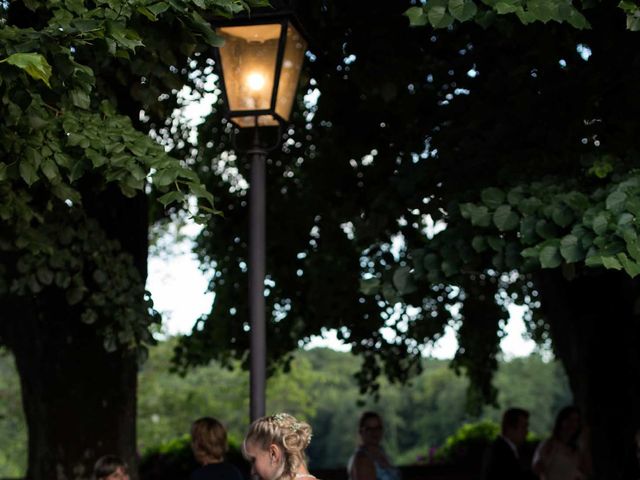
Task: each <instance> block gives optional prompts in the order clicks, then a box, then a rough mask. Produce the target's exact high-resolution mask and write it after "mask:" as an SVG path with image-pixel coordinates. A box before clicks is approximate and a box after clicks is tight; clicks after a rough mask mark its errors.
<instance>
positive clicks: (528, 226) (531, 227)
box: [520, 217, 538, 245]
mask: <svg viewBox="0 0 640 480" xmlns="http://www.w3.org/2000/svg"><path fill="white" fill-rule="evenodd" d="M537 222H538V221H537V219H536V218H535V217H524V218H522V220H520V236H521V238H522V243H523V244H524V245H532V244H534V243H536V241H537V240H538V235H537V234H536V223H537Z"/></svg>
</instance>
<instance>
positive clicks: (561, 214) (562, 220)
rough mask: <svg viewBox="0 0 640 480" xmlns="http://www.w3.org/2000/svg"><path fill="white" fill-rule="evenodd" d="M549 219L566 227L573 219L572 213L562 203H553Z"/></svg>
mask: <svg viewBox="0 0 640 480" xmlns="http://www.w3.org/2000/svg"><path fill="white" fill-rule="evenodd" d="M551 219H552V220H553V221H554V223H556V225H560V226H561V227H567V226H569V225H570V224H571V222H572V221H573V213H571V210H570V209H569V208H567V207H565V206H564V205H554V206H553V209H552V211H551Z"/></svg>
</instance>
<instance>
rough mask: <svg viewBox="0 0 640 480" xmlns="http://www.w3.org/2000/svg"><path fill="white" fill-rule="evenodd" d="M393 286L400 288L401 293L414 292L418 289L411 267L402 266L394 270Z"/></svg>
mask: <svg viewBox="0 0 640 480" xmlns="http://www.w3.org/2000/svg"><path fill="white" fill-rule="evenodd" d="M393 286H394V287H395V288H396V290H398V293H400V295H406V294H409V293H413V292H415V291H416V290H417V288H416V286H415V284H414V283H413V279H412V276H411V269H410V268H409V267H400V268H398V269H396V271H395V272H393Z"/></svg>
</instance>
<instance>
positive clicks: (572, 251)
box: [560, 235, 584, 263]
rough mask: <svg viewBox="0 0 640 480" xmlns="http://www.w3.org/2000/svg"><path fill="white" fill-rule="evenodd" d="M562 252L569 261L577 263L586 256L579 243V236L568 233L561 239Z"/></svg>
mask: <svg viewBox="0 0 640 480" xmlns="http://www.w3.org/2000/svg"><path fill="white" fill-rule="evenodd" d="M560 254H561V255H562V258H564V259H565V260H566V261H567V263H575V262H578V261H580V260H582V259H583V258H584V251H583V250H582V247H581V246H580V245H579V244H578V237H576V236H575V235H567V236H566V237H564V238H563V239H562V240H561V241H560Z"/></svg>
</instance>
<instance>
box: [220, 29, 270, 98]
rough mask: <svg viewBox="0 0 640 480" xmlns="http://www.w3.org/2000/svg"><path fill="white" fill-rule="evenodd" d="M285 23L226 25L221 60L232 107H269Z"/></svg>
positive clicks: (222, 30)
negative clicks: (281, 34)
mask: <svg viewBox="0 0 640 480" xmlns="http://www.w3.org/2000/svg"><path fill="white" fill-rule="evenodd" d="M281 32H282V25H280V24H271V25H248V26H237V27H222V28H220V29H218V33H219V34H220V35H221V36H222V37H223V38H224V40H225V44H224V46H222V47H221V48H220V60H221V61H222V69H223V73H224V79H223V80H224V84H225V90H226V92H227V100H228V101H229V109H230V110H233V111H236V110H241V111H242V110H266V109H269V108H271V96H272V94H273V84H274V77H275V69H276V58H277V56H278V41H279V39H280V33H281Z"/></svg>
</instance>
